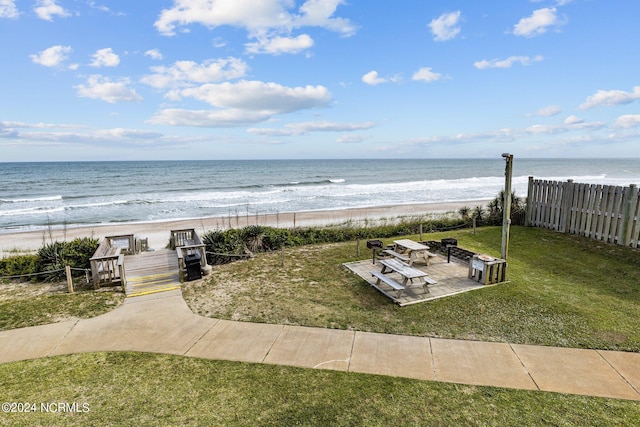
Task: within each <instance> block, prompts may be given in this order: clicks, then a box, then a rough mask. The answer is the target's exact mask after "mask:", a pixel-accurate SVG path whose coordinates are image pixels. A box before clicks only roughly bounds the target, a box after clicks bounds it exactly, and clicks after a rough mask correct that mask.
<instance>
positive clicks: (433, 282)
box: [424, 277, 438, 285]
mask: <svg viewBox="0 0 640 427" xmlns="http://www.w3.org/2000/svg"><path fill="white" fill-rule="evenodd" d="M424 281H425V285H436V284H438V281H437V280H435V279H432V278H431V277H425V278H424Z"/></svg>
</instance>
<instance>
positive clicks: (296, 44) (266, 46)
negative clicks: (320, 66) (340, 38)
mask: <svg viewBox="0 0 640 427" xmlns="http://www.w3.org/2000/svg"><path fill="white" fill-rule="evenodd" d="M311 46H313V39H312V38H311V37H310V36H309V35H307V34H301V35H299V36H298V37H273V38H265V37H259V38H258V41H256V42H253V43H247V44H246V45H245V47H246V48H247V52H248V53H268V54H271V55H280V54H282V53H299V52H301V51H303V50H306V49H309V48H310V47H311Z"/></svg>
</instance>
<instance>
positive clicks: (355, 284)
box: [0, 227, 640, 426]
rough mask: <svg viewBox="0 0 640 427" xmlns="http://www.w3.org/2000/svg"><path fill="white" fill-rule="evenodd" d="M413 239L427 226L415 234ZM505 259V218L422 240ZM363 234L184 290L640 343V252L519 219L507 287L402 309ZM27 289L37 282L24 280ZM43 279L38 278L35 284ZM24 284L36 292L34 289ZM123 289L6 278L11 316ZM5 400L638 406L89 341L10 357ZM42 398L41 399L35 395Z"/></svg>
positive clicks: (351, 419)
mask: <svg viewBox="0 0 640 427" xmlns="http://www.w3.org/2000/svg"><path fill="white" fill-rule="evenodd" d="M409 237H413V238H417V236H409ZM424 237H425V238H429V239H435V240H437V239H440V238H441V237H456V238H457V239H458V241H459V244H460V246H462V247H465V248H468V249H471V250H474V251H477V252H484V253H490V254H492V255H499V248H500V229H499V228H484V229H480V230H478V233H477V234H475V235H474V234H472V232H471V231H470V230H462V231H456V232H449V233H445V234H435V235H429V236H424ZM362 246H363V248H362V253H361V255H360V257H358V256H356V245H355V243H353V242H350V243H344V244H331V245H317V246H306V247H302V248H288V249H287V251H286V256H285V265H284V267H282V265H281V258H280V253H274V254H266V255H260V256H258V257H257V258H255V259H252V260H249V261H242V262H237V263H233V264H229V265H224V266H216V267H214V274H213V276H212V277H211V278H208V279H206V280H203V281H199V282H189V283H187V284H185V286H184V295H185V299H186V300H187V301H188V302H189V304H190V305H191V307H192V309H193V310H194V311H195V312H198V313H201V314H203V315H208V316H215V317H218V318H225V319H236V320H247V321H258V322H274V323H285V324H298V325H308V326H320V327H329V328H349V329H356V330H363V331H376V332H388V333H400V334H412V335H422V336H439V337H456V338H463V339H481V340H490V341H508V342H513V343H528V344H543V345H557V346H567V347H584V348H605V349H618V350H630V351H638V350H639V349H640V332H639V330H640V328H639V327H638V325H639V320H638V319H640V267H639V266H640V251H638V250H631V249H627V248H621V247H617V246H612V245H606V244H601V243H597V242H594V241H591V240H587V239H583V238H578V237H573V236H567V235H562V234H557V233H553V232H549V231H544V230H538V229H529V228H522V227H514V228H513V229H512V235H511V247H510V260H509V261H510V266H509V279H510V281H509V282H508V283H505V284H502V285H499V286H495V287H488V288H486V289H482V290H480V291H474V292H470V293H467V294H462V295H459V296H456V297H451V298H446V299H442V300H437V301H433V302H430V303H425V304H418V305H414V306H408V307H403V308H401V307H398V306H397V305H395V304H393V303H391V302H390V301H389V300H388V299H387V298H386V297H384V296H382V295H381V294H379V293H378V292H377V291H376V290H375V289H373V288H371V287H370V286H369V285H368V284H366V283H365V282H364V281H363V280H362V279H361V278H359V277H358V276H355V275H353V274H351V273H350V272H348V271H347V270H346V269H345V268H344V267H342V266H341V264H342V263H343V262H348V261H353V260H356V259H366V258H368V257H369V256H370V253H369V252H368V251H367V250H366V249H364V242H362ZM25 286H26V285H25ZM34 286H37V285H34ZM23 290H24V289H23ZM121 301H122V299H121V296H118V295H114V294H113V293H93V292H78V293H76V294H66V293H64V292H63V291H62V290H61V291H59V292H53V293H52V292H46V293H39V294H38V295H37V296H33V294H32V293H30V292H27V291H25V292H22V291H16V290H15V289H13V290H11V289H8V288H7V289H4V290H3V292H2V293H0V313H1V314H0V321H1V322H2V323H0V324H1V325H2V326H1V327H2V328H4V329H8V328H14V327H19V326H29V325H34V324H41V323H46V322H47V321H52V320H56V319H65V318H69V317H74V316H75V317H88V316H92V315H97V314H99V313H102V312H104V311H107V310H109V309H111V308H113V307H114V306H116V305H118V304H119V303H120V302H121ZM0 390H1V391H0V394H1V395H2V401H3V402H32V403H36V404H37V405H39V404H40V403H50V402H63V403H69V404H72V403H74V402H75V403H78V405H79V407H82V404H83V403H86V404H88V408H89V412H87V413H76V414H70V413H42V412H38V413H30V414H15V413H2V414H1V415H0V425H25V426H32V425H65V426H66V425H83V426H84V425H251V426H254V425H321V426H325V425H367V426H369V425H381V426H383V425H384V426H386V425H434V426H438V425H443V426H449V425H470V426H491V425H496V426H504V425H523V426H539V425H553V426H584V425H593V426H603V425H635V424H637V421H638V420H639V419H640V404H639V403H638V402H631V401H623V400H615V399H603V398H592V397H584V396H572V395H563V394H557V393H546V392H532V391H522V390H507V389H500V388H494V387H477V386H467V385H456V384H445V383H437V382H429V381H417V380H411V379H403V378H391V377H384V376H374V375H365V374H355V373H344V372H335V371H323V370H309V369H298V368H292V367H281V366H271V365H257V364H245V363H235V362H222V361H209V360H200V359H193V358H186V357H178V356H170V355H153V354H140V353H93V354H81V355H71V356H60V357H53V358H44V359H38V360H33V361H24V362H15V363H7V364H0ZM38 408H39V406H38Z"/></svg>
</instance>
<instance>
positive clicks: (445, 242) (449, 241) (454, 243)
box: [440, 237, 458, 263]
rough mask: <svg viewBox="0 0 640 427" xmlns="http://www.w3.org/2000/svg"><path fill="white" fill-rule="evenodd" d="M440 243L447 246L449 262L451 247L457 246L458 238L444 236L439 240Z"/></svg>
mask: <svg viewBox="0 0 640 427" xmlns="http://www.w3.org/2000/svg"><path fill="white" fill-rule="evenodd" d="M440 244H441V245H442V246H443V247H445V248H447V262H448V263H450V262H451V248H455V247H458V239H454V238H451V237H447V238H444V239H442V240H440Z"/></svg>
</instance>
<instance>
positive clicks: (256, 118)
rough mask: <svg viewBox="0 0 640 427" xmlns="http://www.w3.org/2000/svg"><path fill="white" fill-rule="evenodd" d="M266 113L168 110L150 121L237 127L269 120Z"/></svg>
mask: <svg viewBox="0 0 640 427" xmlns="http://www.w3.org/2000/svg"><path fill="white" fill-rule="evenodd" d="M270 117H271V114H270V113H269V112H266V111H246V110H240V109H235V108H229V109H224V110H184V109H178V108H168V109H165V110H162V111H160V112H159V113H158V114H156V115H154V116H153V117H152V118H151V119H149V120H148V122H149V123H152V124H161V125H172V126H197V127H235V126H244V125H248V124H253V123H259V122H262V121H265V120H268V119H269V118H270Z"/></svg>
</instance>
